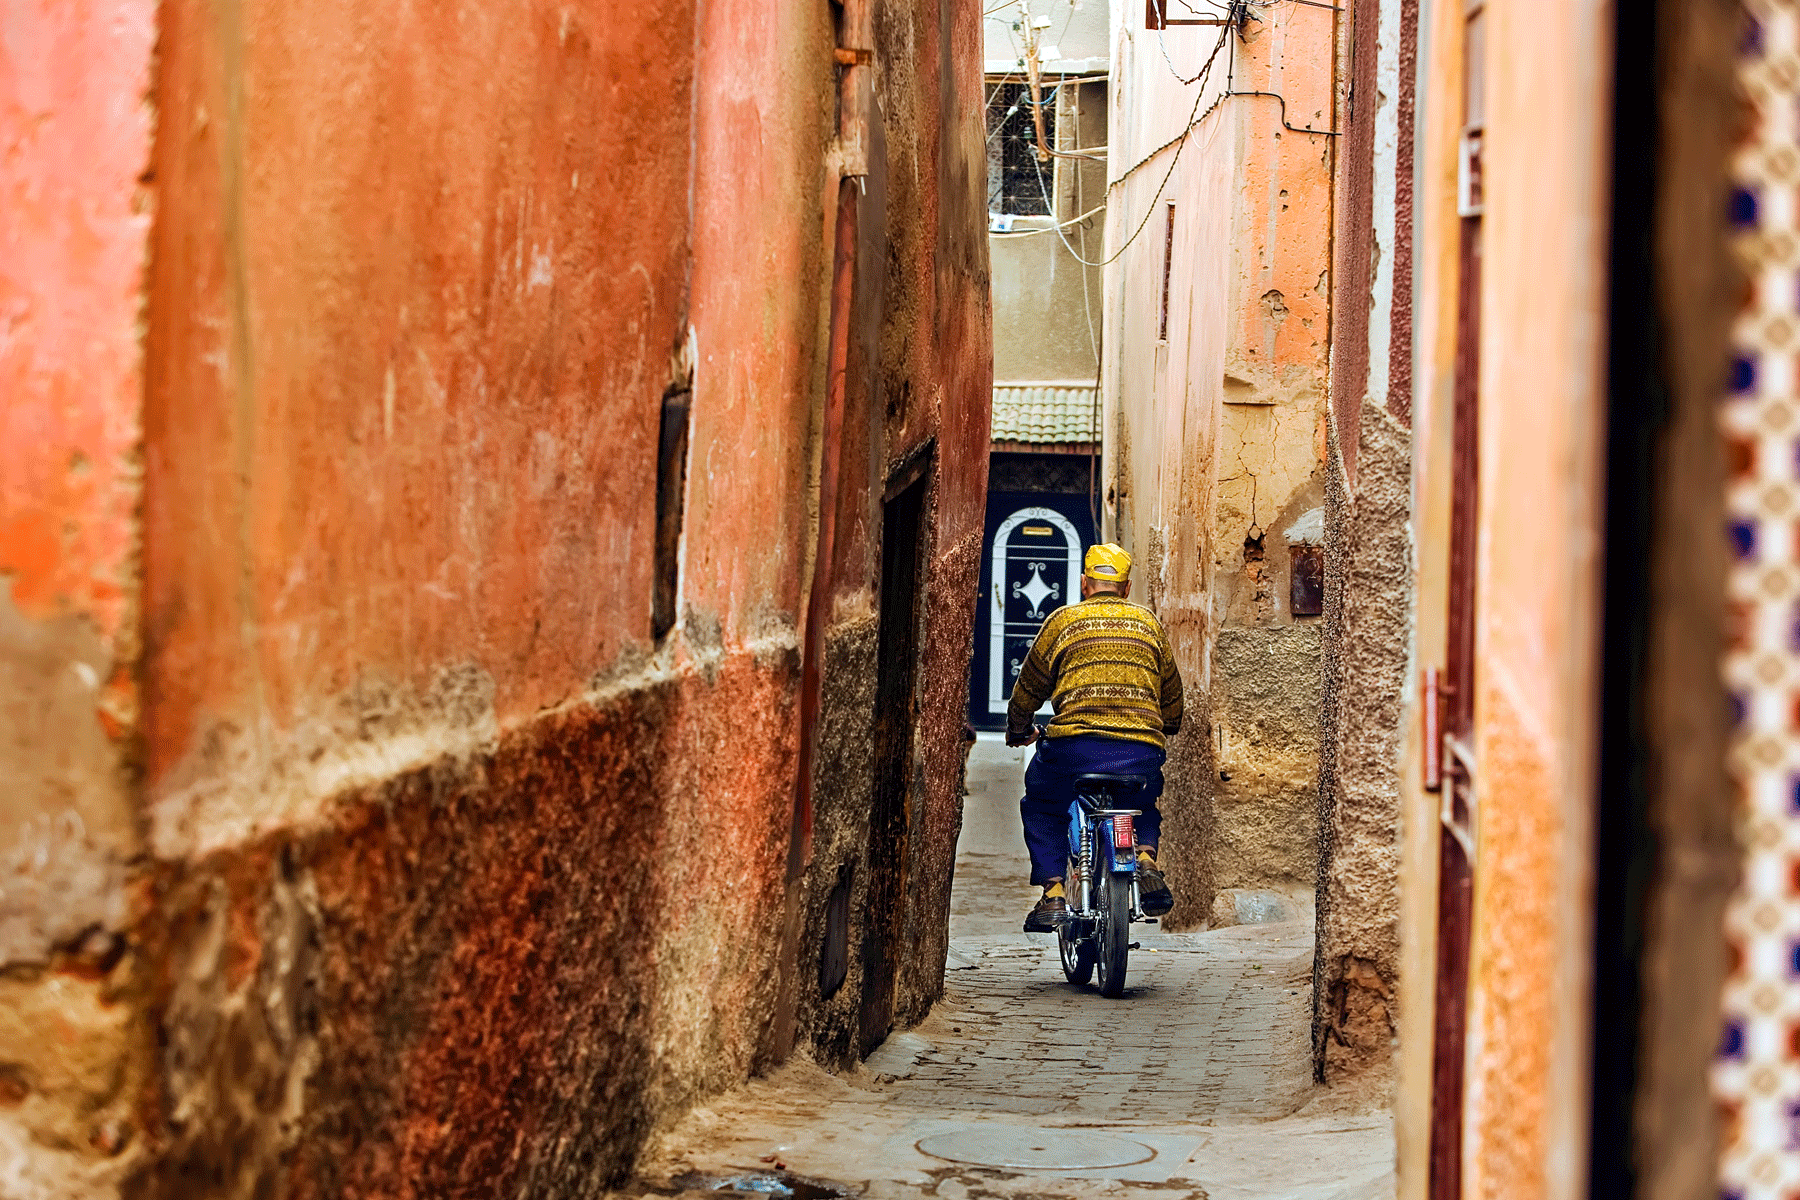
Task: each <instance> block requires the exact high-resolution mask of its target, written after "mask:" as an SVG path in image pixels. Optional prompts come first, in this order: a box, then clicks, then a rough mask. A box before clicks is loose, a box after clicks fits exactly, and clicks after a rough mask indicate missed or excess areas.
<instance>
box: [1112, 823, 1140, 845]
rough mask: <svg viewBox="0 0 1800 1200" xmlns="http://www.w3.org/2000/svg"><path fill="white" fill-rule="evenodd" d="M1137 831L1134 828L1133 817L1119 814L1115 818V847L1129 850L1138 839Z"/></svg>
mask: <svg viewBox="0 0 1800 1200" xmlns="http://www.w3.org/2000/svg"><path fill="white" fill-rule="evenodd" d="M1136 835H1137V831H1136V830H1135V829H1133V828H1132V823H1131V818H1130V817H1128V816H1118V817H1114V818H1113V848H1114V849H1115V850H1129V849H1131V847H1132V845H1133V844H1134V843H1135V841H1136Z"/></svg>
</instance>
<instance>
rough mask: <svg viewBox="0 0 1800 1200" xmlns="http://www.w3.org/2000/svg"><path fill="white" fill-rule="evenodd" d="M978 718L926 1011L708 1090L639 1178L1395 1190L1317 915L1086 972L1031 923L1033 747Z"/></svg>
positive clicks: (935, 1190) (898, 1186) (894, 1189)
mask: <svg viewBox="0 0 1800 1200" xmlns="http://www.w3.org/2000/svg"><path fill="white" fill-rule="evenodd" d="M982 736H983V740H982V741H981V742H980V743H979V744H978V745H977V746H976V748H975V751H974V754H973V756H972V758H971V761H970V766H969V797H968V800H967V802H966V805H965V815H964V824H963V834H962V839H961V843H960V845H959V847H958V854H957V876H956V886H955V892H954V899H953V914H952V918H951V939H952V940H951V951H950V961H949V967H950V970H949V973H948V975H947V979H946V984H945V996H944V999H943V1000H942V1001H941V1002H940V1003H939V1004H938V1006H937V1007H936V1008H935V1009H934V1010H933V1012H932V1014H931V1016H930V1017H929V1019H927V1020H926V1022H925V1023H924V1024H923V1025H921V1026H920V1027H919V1028H918V1029H916V1030H914V1031H912V1032H909V1033H902V1034H896V1035H894V1036H893V1037H891V1038H890V1039H889V1040H888V1042H887V1043H886V1044H885V1045H883V1046H882V1047H881V1048H880V1049H879V1050H878V1051H876V1053H875V1054H874V1055H872V1056H871V1057H870V1058H869V1059H868V1060H867V1062H865V1063H864V1064H863V1067H862V1069H861V1070H860V1071H858V1072H856V1073H855V1074H854V1075H840V1076H834V1075H831V1074H828V1073H826V1072H824V1071H822V1070H820V1069H819V1068H817V1067H815V1066H813V1065H812V1064H810V1063H808V1062H805V1061H795V1062H793V1063H791V1064H789V1065H788V1066H787V1067H785V1068H784V1069H782V1070H780V1071H778V1072H777V1073H776V1074H774V1075H773V1076H771V1077H769V1078H767V1079H760V1080H756V1081H753V1082H752V1083H751V1084H749V1085H748V1086H746V1087H744V1088H741V1089H739V1090H738V1091H736V1092H733V1093H731V1094H729V1095H727V1096H725V1097H722V1098H720V1099H718V1100H717V1101H715V1102H713V1103H712V1104H710V1105H708V1106H706V1107H704V1108H701V1109H699V1110H697V1111H695V1112H694V1113H693V1114H691V1115H690V1116H689V1117H688V1118H687V1120H686V1121H684V1122H683V1123H682V1124H681V1125H680V1126H679V1127H678V1128H677V1129H676V1130H675V1131H674V1132H672V1133H671V1134H670V1135H669V1136H667V1137H666V1138H664V1139H663V1141H662V1143H661V1145H660V1146H659V1147H658V1148H657V1150H656V1151H654V1152H653V1153H652V1154H651V1156H650V1157H649V1158H648V1160H647V1161H646V1163H645V1165H644V1168H643V1170H642V1172H641V1176H640V1177H641V1180H642V1182H643V1183H644V1184H645V1185H647V1186H648V1187H650V1188H652V1189H655V1190H660V1191H671V1190H673V1191H681V1190H694V1189H703V1190H710V1189H717V1188H720V1187H723V1188H726V1189H730V1188H732V1187H733V1185H734V1184H735V1185H736V1186H737V1187H739V1188H746V1189H748V1188H751V1187H752V1185H761V1186H767V1184H766V1182H765V1181H763V1180H750V1179H744V1178H742V1177H743V1176H744V1175H745V1174H746V1173H752V1174H756V1175H767V1174H769V1173H771V1172H778V1171H781V1170H782V1169H785V1171H786V1172H788V1173H790V1174H791V1175H793V1176H800V1177H804V1178H806V1179H810V1180H817V1181H820V1182H823V1183H826V1184H829V1185H834V1186H839V1187H843V1188H844V1189H845V1190H848V1191H855V1192H860V1193H861V1194H863V1195H866V1196H870V1197H890V1196H891V1197H912V1196H921V1195H932V1196H941V1197H948V1198H951V1200H963V1198H964V1197H967V1196H981V1197H1013V1196H1019V1197H1024V1196H1034V1197H1041V1196H1086V1195H1094V1194H1099V1193H1103V1192H1107V1193H1110V1192H1116V1191H1119V1190H1120V1189H1122V1188H1124V1187H1127V1186H1129V1187H1131V1188H1134V1189H1136V1190H1138V1191H1139V1192H1140V1193H1142V1194H1144V1195H1146V1196H1165V1195H1166V1196H1169V1197H1183V1198H1184V1200H1185V1198H1192V1200H1289V1198H1291V1200H1303V1198H1304V1200H1388V1198H1389V1197H1391V1196H1392V1195H1393V1194H1394V1185H1393V1179H1392V1162H1393V1149H1392V1133H1391V1125H1390V1122H1389V1119H1388V1117H1387V1116H1386V1114H1385V1113H1383V1112H1382V1111H1380V1109H1379V1106H1378V1103H1377V1102H1375V1101H1374V1100H1369V1101H1367V1102H1365V1103H1362V1104H1360V1105H1359V1104H1358V1103H1357V1102H1356V1101H1355V1100H1354V1099H1350V1098H1346V1097H1343V1096H1341V1095H1334V1096H1333V1097H1332V1098H1331V1099H1330V1100H1329V1101H1326V1100H1322V1099H1321V1098H1320V1097H1319V1094H1318V1093H1315V1092H1314V1091H1313V1090H1312V1085H1311V1065H1310V1059H1309V1056H1308V1020H1309V1005H1310V984H1311V952H1312V945H1313V937H1312V930H1311V927H1310V925H1309V924H1307V923H1305V922H1288V923H1283V924H1269V925H1250V926H1239V927H1236V928H1231V929H1222V930H1217V931H1212V932H1207V933H1199V934H1169V933H1160V932H1156V931H1155V930H1156V927H1155V926H1153V925H1152V926H1145V927H1143V928H1144V933H1143V934H1142V935H1141V936H1140V937H1139V939H1138V940H1139V942H1140V944H1141V949H1140V950H1138V951H1136V952H1134V953H1133V955H1132V963H1131V977H1130V978H1131V986H1130V988H1129V990H1128V992H1127V994H1126V996H1125V998H1123V999H1121V1000H1119V1001H1113V1002H1109V1001H1106V1000H1104V999H1102V998H1101V997H1100V995H1099V994H1098V992H1096V991H1095V990H1094V989H1092V988H1075V987H1071V986H1070V985H1069V984H1068V983H1066V982H1065V981H1064V979H1063V977H1062V973H1061V971H1060V969H1059V968H1058V966H1057V962H1056V951H1055V944H1054V942H1053V941H1052V940H1051V939H1049V938H1042V937H1028V936H1026V935H1024V934H1022V933H1020V932H1019V922H1020V919H1021V916H1022V914H1023V913H1024V912H1025V910H1026V909H1027V908H1028V907H1029V906H1030V903H1031V901H1032V899H1033V898H1034V897H1035V895H1036V890H1035V889H1034V888H1031V887H1030V886H1029V885H1026V884H1024V883H1023V880H1024V878H1025V873H1026V867H1025V863H1024V855H1023V848H1022V847H1021V846H1020V844H1019V835H1018V827H1017V821H1018V816H1017V811H1018V810H1017V808H1016V802H1017V797H1018V795H1019V782H1020V777H1021V775H1022V772H1023V769H1024V763H1025V753H1027V752H1022V751H1016V750H1011V749H1008V748H1007V747H1005V746H1004V745H1002V744H1001V743H1000V742H999V740H998V738H997V736H993V737H992V740H990V736H991V735H986V734H984V735H982ZM996 1163H1007V1164H1011V1165H1009V1166H1005V1167H1001V1166H995V1165H992V1164H996Z"/></svg>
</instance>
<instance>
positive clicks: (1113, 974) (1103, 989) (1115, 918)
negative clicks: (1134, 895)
mask: <svg viewBox="0 0 1800 1200" xmlns="http://www.w3.org/2000/svg"><path fill="white" fill-rule="evenodd" d="M1094 882H1095V885H1096V886H1095V890H1096V892H1097V893H1098V895H1097V897H1096V899H1098V900H1099V902H1100V903H1099V908H1100V920H1099V922H1098V926H1099V927H1098V928H1097V929H1096V930H1095V931H1094V942H1095V943H1096V945H1095V957H1096V958H1097V960H1098V965H1099V967H1100V994H1101V995H1102V996H1106V997H1108V998H1109V999H1117V998H1118V997H1119V996H1122V995H1124V993H1125V967H1126V962H1127V960H1128V959H1129V958H1130V956H1131V875H1130V874H1129V873H1128V872H1125V871H1103V872H1102V873H1101V875H1100V878H1099V879H1097V880H1095V881H1094Z"/></svg>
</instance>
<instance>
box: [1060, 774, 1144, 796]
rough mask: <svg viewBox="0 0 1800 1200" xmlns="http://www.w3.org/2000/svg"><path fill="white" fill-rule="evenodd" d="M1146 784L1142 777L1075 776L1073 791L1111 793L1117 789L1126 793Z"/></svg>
mask: <svg viewBox="0 0 1800 1200" xmlns="http://www.w3.org/2000/svg"><path fill="white" fill-rule="evenodd" d="M1148 782H1149V780H1148V778H1147V777H1145V776H1143V775H1100V774H1095V775H1077V776H1076V777H1075V790H1076V791H1077V792H1081V791H1098V790H1101V789H1105V790H1107V791H1111V790H1112V789H1114V788H1119V789H1122V790H1124V791H1127V792H1135V791H1137V790H1138V789H1139V788H1141V787H1143V786H1144V784H1146V783H1148Z"/></svg>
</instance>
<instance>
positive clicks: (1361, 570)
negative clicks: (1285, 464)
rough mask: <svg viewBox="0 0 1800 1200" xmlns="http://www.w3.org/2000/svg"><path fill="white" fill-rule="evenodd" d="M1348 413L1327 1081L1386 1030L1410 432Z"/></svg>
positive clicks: (1325, 819)
mask: <svg viewBox="0 0 1800 1200" xmlns="http://www.w3.org/2000/svg"><path fill="white" fill-rule="evenodd" d="M1358 421H1359V423H1360V424H1361V429H1360V431H1359V436H1360V442H1359V446H1358V452H1357V455H1356V459H1355V461H1356V462H1357V464H1358V466H1357V492H1356V495H1355V496H1354V497H1352V496H1351V495H1350V494H1349V492H1348V489H1347V488H1346V487H1345V485H1344V481H1343V473H1342V470H1341V467H1340V468H1339V469H1334V470H1333V472H1332V474H1331V480H1330V483H1331V486H1330V488H1329V490H1328V492H1327V505H1326V514H1327V515H1326V525H1325V527H1326V539H1325V619H1326V629H1325V639H1324V663H1323V666H1324V671H1323V681H1324V703H1323V705H1322V706H1321V708H1320V710H1319V711H1322V712H1323V714H1324V716H1323V720H1322V721H1321V722H1320V732H1321V739H1322V744H1321V749H1320V757H1319V761H1320V770H1319V778H1318V786H1317V789H1316V791H1315V793H1314V794H1315V797H1316V802H1317V805H1318V816H1317V822H1316V828H1317V830H1318V837H1319V870H1318V879H1317V914H1318V925H1317V952H1316V954H1315V956H1314V960H1313V1061H1314V1067H1315V1070H1316V1071H1317V1073H1318V1075H1319V1078H1320V1079H1321V1080H1322V1081H1323V1082H1325V1083H1330V1084H1341V1083H1345V1082H1348V1081H1350V1080H1353V1079H1359V1078H1368V1079H1371V1080H1374V1081H1376V1082H1377V1083H1379V1082H1380V1081H1382V1080H1385V1079H1387V1078H1388V1077H1389V1076H1390V1075H1391V1071H1392V1064H1393V1058H1394V1039H1395V1036H1396V1034H1397V1033H1398V1015H1397V1010H1396V999H1397V984H1398V980H1399V973H1400V928H1399V920H1400V897H1399V881H1400V779H1399V776H1400V761H1399V758H1400V748H1401V735H1400V730H1401V724H1400V722H1401V713H1402V711H1403V709H1404V706H1405V689H1406V681H1407V675H1408V667H1409V665H1410V662H1411V654H1412V529H1411V524H1410V520H1409V518H1410V516H1411V512H1412V439H1411V436H1410V434H1409V432H1408V431H1407V430H1406V429H1405V428H1404V427H1403V426H1402V425H1401V424H1400V422H1399V421H1398V420H1397V419H1396V418H1395V417H1394V415H1393V414H1392V413H1391V412H1389V411H1388V410H1387V408H1385V407H1383V406H1378V405H1373V404H1366V405H1362V406H1361V408H1360V411H1359V413H1358ZM1334 437H1335V431H1334ZM1334 449H1335V447H1334ZM1343 461H1344V456H1342V455H1339V454H1336V453H1334V454H1333V456H1332V462H1333V464H1334V467H1336V466H1337V465H1338V464H1341V463H1342V462H1343Z"/></svg>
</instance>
